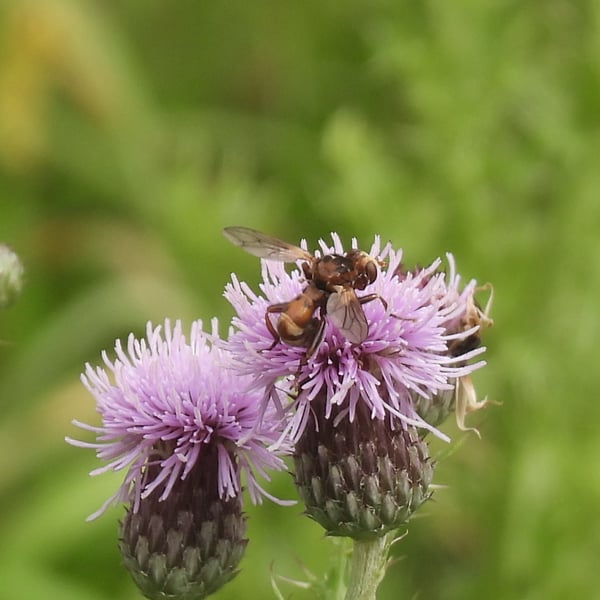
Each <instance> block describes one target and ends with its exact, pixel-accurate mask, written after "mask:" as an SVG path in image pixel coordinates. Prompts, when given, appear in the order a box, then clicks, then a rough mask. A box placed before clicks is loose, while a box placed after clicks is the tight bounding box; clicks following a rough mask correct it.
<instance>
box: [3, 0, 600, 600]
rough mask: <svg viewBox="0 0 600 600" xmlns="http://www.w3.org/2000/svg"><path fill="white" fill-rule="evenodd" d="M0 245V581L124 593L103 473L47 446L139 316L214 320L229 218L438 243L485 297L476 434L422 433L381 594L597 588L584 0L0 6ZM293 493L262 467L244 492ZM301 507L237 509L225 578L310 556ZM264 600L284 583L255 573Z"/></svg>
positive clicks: (599, 220)
mask: <svg viewBox="0 0 600 600" xmlns="http://www.w3.org/2000/svg"><path fill="white" fill-rule="evenodd" d="M0 6H1V8H0V241H2V242H5V243H8V244H10V245H11V247H12V248H13V249H14V250H15V251H16V252H17V253H18V254H19V255H20V256H21V258H22V260H23V262H24V264H25V268H26V286H25V289H24V292H23V294H22V296H21V297H20V299H19V300H18V302H17V303H16V304H15V305H14V306H13V307H11V308H10V309H8V310H5V311H2V312H0V339H1V340H2V344H1V345H0V403H1V404H0V407H1V420H0V598H1V599H2V600H4V599H6V600H30V599H32V598H33V599H37V598H40V599H42V598H43V599H45V600H54V599H61V600H71V599H73V600H75V599H76V600H108V599H111V600H133V599H135V598H138V597H139V596H138V594H137V592H136V590H135V588H134V586H133V584H132V583H131V582H130V580H129V577H128V575H127V574H126V573H125V571H124V570H123V569H122V568H121V567H120V564H119V556H118V552H117V545H116V532H117V528H116V522H117V519H118V517H119V516H120V514H121V509H114V510H112V511H111V512H109V513H108V514H107V515H105V516H103V517H102V518H101V519H99V520H98V521H95V522H93V523H91V524H90V523H85V522H84V518H85V517H86V515H88V514H89V513H91V512H93V511H94V510H96V508H97V507H98V506H99V505H100V504H101V502H102V501H103V500H104V499H105V498H106V497H107V496H108V495H110V494H111V493H112V491H113V490H114V489H115V487H116V485H117V484H118V481H119V480H120V475H117V476H111V475H105V476H102V477H98V478H94V479H92V478H89V477H88V476H87V471H89V470H90V469H92V468H93V467H95V466H98V463H97V462H96V461H95V459H94V457H93V453H92V452H91V451H89V452H86V451H83V450H79V449H74V448H72V447H69V446H67V445H66V444H65V443H64V441H63V437H64V436H65V435H77V433H78V432H77V431H76V430H75V428H74V427H72V426H71V425H70V420H71V419H72V418H78V419H80V420H83V421H88V422H90V421H92V422H97V421H96V416H95V413H94V406H93V401H92V398H91V397H90V396H89V395H88V394H87V393H86V392H85V391H84V389H83V387H82V386H81V385H80V383H79V380H78V376H79V373H80V372H81V370H82V368H83V364H84V363H85V361H92V362H96V363H97V362H99V360H100V351H101V350H102V349H104V348H107V349H110V348H112V347H113V342H114V339H115V338H116V337H124V336H126V335H127V333H128V332H129V331H135V332H137V333H141V332H142V331H143V329H144V324H145V322H146V320H148V319H152V320H154V321H155V322H157V321H161V320H162V319H163V318H164V317H165V316H169V317H171V318H182V319H183V320H184V321H185V322H186V323H189V322H190V321H191V320H192V319H195V318H199V317H200V318H203V319H209V318H210V317H211V316H213V315H217V316H218V317H219V318H220V319H221V322H222V330H223V331H224V330H225V324H226V323H227V321H228V319H229V318H230V317H231V314H232V311H231V309H230V308H229V306H228V305H227V303H226V302H225V300H224V299H223V298H222V297H221V294H222V290H223V286H224V284H225V283H226V281H227V280H228V278H229V274H230V273H231V271H235V272H237V273H238V274H239V275H240V277H242V278H244V279H246V280H247V281H248V282H250V283H251V284H252V285H256V283H257V281H258V277H259V269H258V262H257V261H256V260H255V259H254V258H252V257H250V256H248V255H246V254H244V253H243V252H241V251H239V249H236V248H234V247H233V246H230V245H228V243H227V242H226V241H225V240H224V239H223V238H222V236H221V228H222V227H224V226H226V225H247V226H251V227H255V228H258V229H261V230H264V231H266V232H269V233H272V234H276V235H278V236H279V237H281V238H283V239H286V240H289V241H291V242H297V241H299V240H300V238H302V237H306V238H307V239H308V242H309V246H310V247H314V246H315V244H316V241H317V240H318V238H319V237H321V236H327V235H328V233H329V232H330V231H337V232H338V233H340V235H341V236H342V239H343V240H345V242H346V243H348V241H349V240H350V238H351V237H352V236H356V237H357V238H358V239H359V241H360V243H361V244H362V245H363V246H368V245H369V244H370V242H371V240H372V237H373V235H374V234H375V233H379V234H381V236H382V237H383V239H384V240H388V239H389V240H392V241H393V243H394V244H395V245H396V246H398V247H403V248H404V250H405V257H406V262H407V263H408V264H413V263H420V264H425V263H428V262H429V261H431V260H432V259H433V258H434V257H436V256H439V255H443V253H444V252H446V251H452V252H453V253H454V254H455V256H456V259H457V263H458V267H459V270H460V272H461V273H462V274H463V276H464V277H465V278H467V279H468V278H471V277H475V278H476V279H478V280H479V281H480V282H482V283H483V282H485V281H490V282H492V283H493V284H494V286H495V290H496V301H495V304H494V306H493V312H492V316H493V317H494V318H495V320H496V326H495V328H494V329H492V330H491V331H490V332H489V334H488V335H487V339H486V342H487V345H488V347H489V349H488V353H487V358H488V361H489V365H488V367H487V368H486V369H484V370H483V371H480V372H479V373H478V374H477V375H476V376H475V381H476V384H477V386H478V390H479V393H480V396H484V395H486V394H487V395H488V396H489V397H491V398H493V399H495V400H498V401H500V402H502V406H491V407H489V408H488V409H486V411H484V414H482V413H479V414H476V415H473V416H472V417H471V419H470V423H471V424H476V425H477V426H478V427H479V428H480V430H481V432H482V435H483V439H482V440H481V441H480V440H479V439H477V438H476V436H475V435H473V434H468V435H465V434H462V433H461V432H459V431H457V430H456V427H455V426H453V425H452V424H448V425H447V426H445V430H446V431H447V432H448V433H450V434H451V435H452V436H453V438H454V441H455V442H458V443H457V444H456V443H455V444H454V445H453V446H452V447H451V448H450V449H449V448H448V447H446V446H444V445H442V444H434V447H433V449H432V451H433V452H434V454H435V455H436V456H437V457H438V458H439V465H438V470H437V474H436V481H437V483H439V484H445V485H446V486H447V487H446V488H444V489H441V490H439V491H438V492H436V494H435V500H434V501H433V502H430V503H429V504H428V505H426V506H425V507H424V508H423V510H422V511H420V512H421V514H420V515H419V518H416V519H415V520H414V521H413V522H412V524H411V526H410V528H409V534H408V536H407V537H406V538H405V539H404V540H402V541H401V542H400V543H398V544H397V545H396V547H395V548H394V554H395V556H396V557H397V558H398V559H399V560H398V562H396V564H394V565H393V567H391V568H390V570H389V572H388V574H387V576H386V579H385V580H384V582H383V584H382V586H381V589H380V598H381V599H392V598H423V599H429V598H432V599H437V598H440V599H471V598H473V599H475V598H482V597H486V598H494V599H496V598H500V599H504V598H508V599H512V598H518V599H521V598H526V599H548V598H551V599H552V598H567V597H569V598H571V597H579V598H600V582H599V581H598V560H599V558H600V519H599V517H598V507H599V502H600V475H599V474H600V469H598V467H597V466H594V465H596V461H597V460H599V459H600V436H599V435H598V434H597V428H598V425H597V424H598V421H599V418H600V406H599V405H598V404H596V402H597V396H596V394H597V388H598V372H599V369H598V366H597V363H598V358H599V353H598V350H597V344H598V335H599V330H600V328H599V311H598V294H599V293H600V277H599V275H600V273H599V272H600V206H599V195H600V164H599V157H600V5H598V3H594V2H591V1H590V2H585V1H573V0H544V1H534V0H530V1H518V2H517V1H501V0H490V1H488V2H480V1H479V0H465V1H461V2H444V0H431V1H427V2H389V1H387V2H386V1H383V0H381V1H375V2H368V1H366V0H348V1H347V2H317V1H314V0H305V1H304V2H296V3H292V2H276V1H274V0H271V1H268V0H254V1H253V2H247V1H246V0H230V1H229V2H192V1H189V0H178V1H177V2H165V1H159V0H143V1H142V0H121V1H117V0H87V1H86V0H81V1H76V0H12V1H11V0H4V1H3V2H2V4H1V5H0ZM271 489H272V491H274V492H275V493H278V494H280V495H281V496H283V497H287V498H290V497H293V493H294V492H293V489H292V486H291V485H290V480H289V478H288V477H287V476H286V475H281V476H279V477H277V478H276V480H275V484H274V485H273V487H272V488H271ZM300 512H301V508H300V507H295V508H291V509H290V508H281V507H276V506H272V505H270V504H269V505H265V506H262V507H259V508H251V509H249V515H250V531H249V533H250V536H251V542H250V546H249V548H248V551H247V554H246V557H245V558H244V561H243V563H242V568H243V569H242V572H241V574H240V575H239V576H238V577H237V578H236V579H235V580H234V582H233V583H232V584H230V585H229V586H227V587H225V588H224V589H223V590H222V591H221V592H219V594H217V596H216V597H218V598H219V599H222V600H224V599H233V598H265V597H267V598H268V597H272V593H271V591H270V583H269V579H270V574H271V571H273V572H275V573H278V574H282V575H286V576H290V577H296V578H303V577H304V574H303V568H304V567H306V568H308V569H310V570H311V571H312V572H313V573H314V574H316V575H317V576H318V575H322V574H323V573H324V572H325V571H326V569H327V567H328V560H329V557H330V556H331V555H332V553H334V549H333V546H332V545H331V543H330V542H329V541H327V540H323V536H322V532H321V530H320V529H319V528H318V527H317V526H316V525H313V524H312V523H310V522H309V521H308V520H307V519H304V518H302V517H301V516H300ZM282 589H283V590H284V591H285V593H286V595H290V594H293V597H294V598H304V597H311V596H310V594H306V593H304V595H303V593H301V592H300V591H295V590H294V588H291V587H289V586H285V585H282Z"/></svg>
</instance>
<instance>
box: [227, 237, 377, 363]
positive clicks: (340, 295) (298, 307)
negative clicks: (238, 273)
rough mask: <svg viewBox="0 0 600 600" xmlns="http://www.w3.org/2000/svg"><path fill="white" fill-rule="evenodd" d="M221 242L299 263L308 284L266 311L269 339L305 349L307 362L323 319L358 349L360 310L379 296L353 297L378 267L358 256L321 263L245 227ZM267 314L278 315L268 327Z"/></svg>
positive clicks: (363, 332) (364, 329) (363, 333)
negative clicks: (296, 294) (287, 300)
mask: <svg viewBox="0 0 600 600" xmlns="http://www.w3.org/2000/svg"><path fill="white" fill-rule="evenodd" d="M223 234H224V235H225V237H226V238H227V239H228V240H229V241H230V242H232V243H233V244H235V245H236V246H239V247H240V248H243V249H244V250H245V251H246V252H249V253H250V254H252V255H254V256H257V257H259V258H264V259H267V260H277V261H282V262H296V261H299V260H302V261H304V262H303V263H302V271H303V273H304V276H305V277H306V280H307V284H306V287H305V288H304V289H303V290H302V292H301V293H300V294H298V296H296V297H295V298H293V299H292V300H290V301H289V302H282V303H280V304H272V305H270V306H269V307H267V312H266V313H265V322H266V325H267V328H268V330H269V331H270V332H271V334H272V335H273V338H274V340H275V341H274V344H276V343H277V342H278V341H279V340H281V341H282V342H285V343H286V344H289V345H290V346H304V347H306V348H307V350H306V358H308V357H310V356H311V355H312V354H313V353H314V352H315V350H316V349H317V348H318V347H319V344H320V343H321V341H322V339H323V334H324V331H325V319H324V317H325V316H327V318H329V319H330V320H331V322H332V323H333V324H334V325H335V326H336V327H337V328H338V329H339V330H340V331H341V332H342V333H343V334H344V336H345V337H346V339H347V340H348V341H349V342H351V343H353V344H360V343H361V342H363V341H364V340H365V338H366V337H367V335H368V333H369V324H368V323H367V319H366V317H365V313H364V311H363V309H362V306H361V305H362V304H366V303H367V302H371V301H372V300H375V299H376V298H379V300H381V302H382V303H383V304H384V306H386V303H385V301H384V300H383V299H382V298H381V297H380V296H379V295H378V294H366V295H365V296H361V297H358V296H357V295H356V290H364V289H365V288H366V287H367V285H369V284H370V283H373V282H374V281H375V279H377V274H378V262H377V261H376V260H375V259H374V258H372V257H371V256H369V255H368V254H367V253H366V252H363V251H362V250H350V251H349V252H346V253H345V254H326V255H325V256H322V257H320V258H318V257H316V256H314V255H312V254H310V252H307V251H306V250H303V249H302V248H299V247H298V246H294V245H292V244H288V243H287V242H283V241H282V240H279V239H277V238H275V237H271V236H269V235H267V234H265V233H261V232H260V231H256V230H255V229H250V228H248V227H226V228H225V229H224V230H223ZM272 314H278V315H279V319H278V320H277V325H276V326H275V325H273V321H272V320H271V316H270V315H272Z"/></svg>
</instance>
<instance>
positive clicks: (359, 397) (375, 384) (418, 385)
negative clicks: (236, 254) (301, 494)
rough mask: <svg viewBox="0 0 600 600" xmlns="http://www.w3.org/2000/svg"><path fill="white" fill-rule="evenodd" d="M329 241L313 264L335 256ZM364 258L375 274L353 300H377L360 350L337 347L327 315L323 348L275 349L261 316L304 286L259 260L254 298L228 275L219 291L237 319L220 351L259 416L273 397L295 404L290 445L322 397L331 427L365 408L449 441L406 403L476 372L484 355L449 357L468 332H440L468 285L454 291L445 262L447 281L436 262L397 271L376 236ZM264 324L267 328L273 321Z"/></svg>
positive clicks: (395, 256) (341, 339)
mask: <svg viewBox="0 0 600 600" xmlns="http://www.w3.org/2000/svg"><path fill="white" fill-rule="evenodd" d="M332 240H333V245H332V246H328V245H327V244H326V243H325V242H323V241H321V242H320V252H321V253H322V255H326V254H331V253H336V254H342V255H343V254H344V253H345V251H344V248H343V246H342V243H341V241H340V239H339V237H338V236H337V234H332ZM303 248H306V244H304V243H303ZM352 248H356V240H353V242H352ZM369 254H370V255H371V256H373V257H377V258H378V259H379V260H380V261H381V263H382V264H383V265H384V266H383V267H382V268H381V269H380V272H379V273H378V276H377V278H376V279H375V280H374V281H373V283H371V284H369V285H367V286H366V287H365V288H364V290H361V291H357V292H356V293H357V296H358V297H359V298H360V297H361V296H366V295H370V294H376V295H378V296H379V298H381V300H382V301H380V300H379V299H377V298H376V299H374V300H372V301H370V302H367V303H365V304H363V305H362V309H363V310H364V313H365V316H366V319H367V322H368V334H367V336H366V338H365V339H364V340H363V341H362V342H360V343H359V344H354V343H351V342H350V341H349V340H348V339H346V337H345V336H344V334H343V332H341V331H340V330H338V329H337V328H336V327H335V325H334V324H333V323H332V322H331V320H330V319H328V318H327V315H326V314H325V315H321V318H324V319H325V321H326V324H325V329H324V335H323V340H322V342H321V343H320V344H319V346H318V347H317V348H316V350H315V352H314V353H313V354H312V355H311V356H309V357H308V358H307V357H306V348H304V347H297V346H296V347H294V346H290V345H288V344H286V343H285V342H283V341H278V342H277V343H275V344H274V339H273V336H272V335H271V333H270V332H269V329H268V328H267V326H266V323H265V313H266V310H267V307H268V306H270V305H272V304H277V303H284V302H288V301H290V300H292V299H293V298H294V297H295V296H297V295H298V294H300V293H301V292H302V291H303V289H304V288H305V286H306V285H307V282H306V280H305V279H304V276H303V272H302V269H301V262H302V261H299V263H298V268H297V269H293V270H292V271H291V272H290V273H288V272H287V271H286V269H285V266H284V264H283V263H281V262H275V261H269V260H262V261H261V263H262V277H263V281H262V283H261V284H260V286H259V287H260V292H261V295H257V294H255V293H254V292H253V291H252V290H251V289H250V287H249V286H248V285H247V284H246V283H244V282H240V281H239V280H238V279H237V277H235V275H234V276H233V277H232V282H231V283H229V284H228V285H227V287H226V290H225V297H226V298H227V300H228V301H229V302H230V303H231V304H232V306H233V308H234V310H235V311H236V316H235V317H234V319H233V322H232V324H233V327H234V331H233V332H232V333H231V335H230V337H229V339H228V343H227V346H228V348H229V350H230V351H231V354H232V356H234V357H235V360H236V362H237V364H238V365H239V368H240V370H241V371H242V372H243V373H245V374H247V375H249V376H250V375H252V376H253V377H254V388H255V389H257V390H260V389H262V390H265V392H264V397H263V400H262V410H264V411H266V410H267V408H266V407H267V405H268V404H269V402H270V400H274V402H275V403H278V402H280V400H279V394H280V391H281V390H283V391H285V392H287V393H290V394H291V395H292V396H293V397H295V402H294V403H293V407H294V408H295V411H294V412H293V413H292V414H291V416H290V420H289V423H288V426H287V429H286V434H288V435H289V436H290V437H291V438H292V439H293V440H297V439H298V438H299V437H300V436H301V435H302V433H303V430H304V427H305V425H306V422H307V420H308V415H309V412H310V408H311V401H313V400H314V399H315V398H317V397H319V396H320V397H323V396H324V397H326V398H327V401H326V406H325V415H324V416H325V418H328V417H329V415H331V414H332V413H335V418H336V420H340V419H342V418H345V417H346V416H347V417H348V418H349V419H350V421H352V420H353V419H354V416H355V414H356V412H357V406H358V404H359V403H364V404H366V406H367V408H368V411H369V412H370V415H371V418H372V419H380V420H382V419H384V418H385V417H395V418H398V419H400V420H401V421H402V422H404V424H405V425H406V426H416V427H419V428H424V429H427V430H429V431H432V432H433V433H434V434H435V435H437V436H438V437H440V438H442V439H445V440H448V438H447V436H446V435H445V434H443V433H441V432H440V431H439V430H438V429H436V428H435V427H434V426H433V425H431V424H429V423H427V422H426V421H425V420H424V419H423V418H421V417H420V416H419V415H418V414H417V411H416V410H415V407H414V401H413V399H414V398H418V397H422V398H429V399H431V398H434V397H436V396H438V395H439V394H441V393H443V392H448V391H450V390H454V388H455V385H456V381H457V380H459V379H460V378H464V377H467V376H468V375H469V374H470V373H472V372H473V371H474V370H475V369H477V368H479V367H481V366H483V365H484V364H485V363H484V362H483V361H479V362H475V363H471V364H469V363H468V362H467V361H469V360H470V359H472V358H473V357H475V356H478V355H479V354H481V353H482V352H484V351H485V348H481V347H480V348H469V349H468V350H467V351H466V352H461V353H458V355H456V354H453V353H451V352H449V345H450V344H451V343H452V344H454V345H456V341H457V340H458V341H460V340H462V339H466V338H467V337H468V336H469V335H471V334H473V333H474V332H475V331H476V330H477V327H474V328H470V329H466V330H456V329H449V327H448V325H449V324H453V323H456V322H458V321H459V320H460V319H461V316H462V315H463V314H464V313H465V312H466V308H467V303H468V302H469V301H471V300H472V296H473V291H474V289H475V285H476V283H475V281H471V282H469V283H468V284H467V285H466V286H465V287H464V288H463V290H462V291H458V284H459V277H458V276H457V275H456V274H455V272H454V263H453V260H452V257H451V255H448V258H449V262H450V267H451V271H450V274H449V275H448V274H446V273H444V272H442V271H440V270H439V267H440V265H441V261H440V260H439V259H437V260H435V261H434V262H433V263H432V264H431V265H429V266H428V267H426V268H423V269H417V270H415V271H412V272H405V271H403V269H402V266H401V260H402V252H401V251H400V250H394V249H393V248H392V246H391V244H389V243H388V244H386V245H385V246H384V247H383V248H381V244H380V240H379V237H376V238H375V241H374V243H373V245H372V246H371V249H370V251H369ZM316 316H319V314H318V311H317V314H316ZM268 317H269V318H272V319H273V323H275V320H276V319H277V317H278V315H268ZM334 407H335V410H334ZM282 439H283V438H282Z"/></svg>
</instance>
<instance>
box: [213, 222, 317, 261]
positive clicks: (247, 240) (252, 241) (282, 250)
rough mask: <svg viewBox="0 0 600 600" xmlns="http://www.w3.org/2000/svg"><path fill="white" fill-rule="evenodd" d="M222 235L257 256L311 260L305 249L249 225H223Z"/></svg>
mask: <svg viewBox="0 0 600 600" xmlns="http://www.w3.org/2000/svg"><path fill="white" fill-rule="evenodd" d="M223 235H224V236H225V237H226V238H227V239H228V240H229V241H230V242H231V243H232V244H235V245H236V246H239V247H240V248H242V249H243V250H245V251H246V252H249V253H250V254H252V255H254V256H258V258H265V259H267V260H279V261H281V262H296V261H297V260H308V261H312V260H313V256H312V254H309V253H308V252H306V250H303V249H302V248H299V247H298V246H294V245H292V244H288V243H287V242H284V241H282V240H279V239H277V238H275V237H272V236H270V235H267V234H266V233H261V232H260V231H256V229H250V228H249V227H225V229H223Z"/></svg>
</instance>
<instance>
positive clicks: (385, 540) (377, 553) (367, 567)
mask: <svg viewBox="0 0 600 600" xmlns="http://www.w3.org/2000/svg"><path fill="white" fill-rule="evenodd" d="M392 535H393V534H391V533H388V534H387V535H384V536H383V537H379V538H377V539H375V540H370V541H368V542H359V541H355V542H354V549H353V552H352V560H351V562H350V572H349V574H348V591H347V592H346V598H345V600H375V599H376V592H377V587H378V586H379V584H380V583H381V580H382V579H383V576H384V575H385V569H386V565H387V558H388V552H389V549H390V544H391V541H392Z"/></svg>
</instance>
